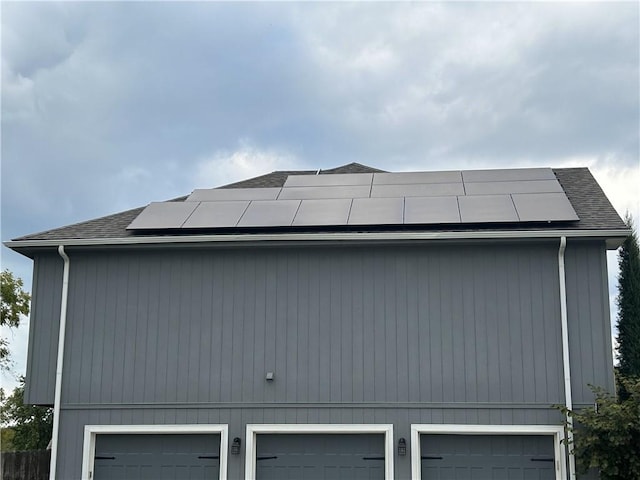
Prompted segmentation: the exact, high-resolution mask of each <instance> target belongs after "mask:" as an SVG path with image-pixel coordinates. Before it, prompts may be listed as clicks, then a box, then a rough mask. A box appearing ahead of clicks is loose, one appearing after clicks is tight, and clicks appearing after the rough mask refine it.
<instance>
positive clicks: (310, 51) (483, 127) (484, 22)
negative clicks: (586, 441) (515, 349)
mask: <svg viewBox="0 0 640 480" xmlns="http://www.w3.org/2000/svg"><path fill="white" fill-rule="evenodd" d="M1 8H2V11H1V17H2V19H1V27H2V38H1V39H2V152H1V153H2V170H1V173H2V240H3V241H4V240H8V239H11V238H14V237H17V236H20V235H23V234H27V233H34V232H36V231H42V230H46V229H50V228H54V227H58V226H62V225H67V224H70V223H75V222H78V221H82V220H86V219H90V218H95V217H98V216H102V215H106V214H109V213H114V212H117V211H121V210H125V209H129V208H133V207H137V206H141V205H145V204H147V203H149V202H150V201H158V200H165V199H168V198H172V197H176V196H179V195H183V194H186V193H189V192H191V191H192V190H193V189H194V188H197V187H200V188H202V187H213V186H218V185H221V184H224V183H228V182H231V181H235V180H240V179H243V178H247V177H250V176H254V175H258V174H262V173H266V172H269V171H273V170H276V169H298V168H299V169H317V168H330V167H335V166H339V165H342V164H345V163H349V162H353V161H355V162H360V163H364V164H366V165H370V166H373V167H377V168H381V169H385V170H395V171H401V170H439V169H440V170H441V169H445V170H446V169H460V168H493V167H525V166H550V167H565V166H588V167H590V168H591V171H592V172H593V174H594V175H595V176H596V178H597V180H598V181H599V182H600V184H601V185H602V187H603V188H604V189H605V192H606V193H607V195H608V196H609V198H610V199H611V201H612V203H613V204H614V206H615V207H616V208H617V209H618V212H620V213H621V214H623V213H624V212H625V211H626V210H629V211H631V212H632V213H633V214H634V215H635V218H636V219H638V218H640V206H639V194H638V185H640V160H639V158H640V153H639V133H638V132H639V128H640V125H639V118H640V106H639V85H640V79H639V62H640V60H639V59H640V53H639V45H640V39H639V24H640V17H639V8H640V7H639V4H638V3H637V2H627V3H611V2H609V3H606V4H597V3H509V4H501V3H474V4H468V3H398V4H387V3H313V4H311V3H260V4H257V3H210V2H201V3H183V2H180V3H168V2H163V3H126V2H111V3H91V2H84V3H69V2H65V3H11V2H2V4H1ZM610 266H611V267H614V266H615V254H614V255H611V261H610ZM2 267H3V268H9V269H11V270H12V271H14V272H15V273H16V274H18V275H19V276H21V277H22V278H24V279H25V283H26V285H27V287H28V288H29V289H30V283H31V262H30V261H29V260H28V259H25V258H23V257H21V256H19V255H17V254H15V253H13V252H11V251H10V250H8V249H7V248H6V247H2ZM611 270H614V268H611ZM610 276H611V279H610V287H611V295H612V297H615V281H614V280H613V279H614V278H615V272H613V273H612V274H611V275H610ZM9 336H10V338H11V339H12V342H13V350H14V360H15V362H16V370H17V371H18V372H23V371H24V363H25V361H24V352H25V339H26V328H22V329H20V330H18V331H14V332H12V333H10V334H9ZM12 382H13V381H12V380H11V378H9V377H6V376H5V377H3V383H4V384H5V386H11V385H13V383H12Z"/></svg>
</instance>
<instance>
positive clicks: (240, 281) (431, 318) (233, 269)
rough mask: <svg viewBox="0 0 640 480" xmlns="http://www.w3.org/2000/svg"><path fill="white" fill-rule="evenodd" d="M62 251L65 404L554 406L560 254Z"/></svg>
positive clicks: (468, 249) (535, 250) (541, 249)
mask: <svg viewBox="0 0 640 480" xmlns="http://www.w3.org/2000/svg"><path fill="white" fill-rule="evenodd" d="M72 257H73V258H72V260H71V262H72V267H71V278H70V296H69V313H68V314H69V318H68V330H67V344H66V345H67V346H66V350H65V378H64V382H63V399H64V402H65V403H70V404H78V403H81V404H87V403H90V404H100V403H157V402H161V403H193V402H387V403H393V402H436V403H438V402H492V403H493V402H520V403H522V402H529V403H540V402H542V403H546V404H551V403H558V402H561V401H562V398H563V395H562V381H561V379H562V372H561V366H562V362H561V358H562V355H561V344H560V323H559V321H558V311H559V300H558V298H559V296H558V279H557V265H556V247H555V246H554V245H543V246H522V247H520V246H509V247H507V248H504V247H498V246H491V245H484V246H476V247H472V246H464V247H462V246H458V247H454V246H450V247H444V246H442V247H402V248H382V247H377V248H360V249H350V248H337V247H336V248H317V249H314V250H310V249H294V248H291V249H268V250H264V249H253V250H228V251H221V250H209V251H194V250H191V251H188V250H183V251H173V252H171V253H167V252H158V251H156V252H152V251H150V252H144V253H105V254H103V255H101V256H99V257H96V256H94V255H89V254H75V255H73V254H72ZM266 371H273V372H274V373H275V377H276V380H275V381H274V382H272V383H268V382H265V380H264V376H265V372H266Z"/></svg>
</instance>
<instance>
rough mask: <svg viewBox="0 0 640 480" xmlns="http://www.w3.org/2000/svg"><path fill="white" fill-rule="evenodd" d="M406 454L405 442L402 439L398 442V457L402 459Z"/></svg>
mask: <svg viewBox="0 0 640 480" xmlns="http://www.w3.org/2000/svg"><path fill="white" fill-rule="evenodd" d="M406 454H407V441H406V440H405V439H404V438H401V439H400V440H398V455H399V456H401V457H404V456H405V455H406Z"/></svg>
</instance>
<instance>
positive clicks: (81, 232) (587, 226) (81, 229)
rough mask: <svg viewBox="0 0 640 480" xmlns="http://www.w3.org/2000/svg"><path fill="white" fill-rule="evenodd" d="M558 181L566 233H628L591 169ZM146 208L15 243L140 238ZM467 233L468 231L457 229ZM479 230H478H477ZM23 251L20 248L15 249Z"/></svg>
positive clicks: (273, 178)
mask: <svg viewBox="0 0 640 480" xmlns="http://www.w3.org/2000/svg"><path fill="white" fill-rule="evenodd" d="M377 172H384V170H379V169H376V168H372V167H368V166H366V165H361V164H359V163H350V164H347V165H343V166H340V167H337V168H333V169H328V170H317V171H316V170H283V171H275V172H271V173H268V174H265V175H260V176H258V177H254V178H250V179H247V180H243V181H240V182H235V183H231V184H228V185H224V186H221V187H218V188H261V187H282V186H283V185H284V183H285V181H286V179H287V177H288V176H289V175H330V174H339V173H377ZM553 172H554V174H555V175H556V178H557V179H558V181H559V183H560V185H561V186H562V188H563V189H564V191H565V193H566V195H567V197H568V199H569V201H570V202H571V204H572V206H573V208H574V210H575V211H576V213H577V214H578V217H579V218H580V220H579V221H578V222H573V223H567V224H563V225H562V229H566V230H603V231H604V230H607V231H610V230H621V231H624V230H626V229H627V227H626V225H625V224H624V222H623V221H622V219H621V218H620V216H619V215H618V213H617V212H616V211H615V209H614V208H613V206H612V205H611V203H610V202H609V200H608V199H607V197H606V196H605V194H604V192H603V191H602V189H601V188H600V186H599V185H598V183H597V182H596V180H595V179H594V178H593V176H592V175H591V172H589V169H587V168H559V169H553ZM186 198H187V196H184V197H179V198H176V199H173V200H171V201H176V202H181V201H184V200H185V199H186ZM144 208H145V207H139V208H134V209H132V210H127V211H124V212H120V213H116V214H113V215H108V216H106V217H101V218H97V219H93V220H89V221H85V222H80V223H76V224H73V225H69V226H65V227H61V228H56V229H53V230H47V231H44V232H40V233H34V234H31V235H25V236H23V237H19V238H16V239H14V240H13V241H12V242H11V243H13V242H16V243H19V242H29V243H32V242H33V241H39V240H42V241H51V240H60V241H63V240H70V239H92V240H96V239H105V240H108V239H113V238H127V237H134V236H140V233H137V232H134V231H132V230H127V229H126V228H127V226H128V225H129V224H130V223H131V222H132V221H133V220H134V219H135V218H136V217H137V216H138V215H139V214H140V212H142V210H144ZM454 228H455V227H451V226H448V227H442V226H440V227H438V230H446V231H448V230H452V229H454ZM496 228H497V229H509V228H511V229H513V228H515V227H514V226H507V225H505V226H498V227H496V226H495V225H492V226H491V229H493V230H495V229H496ZM540 228H544V227H543V226H529V227H525V228H523V226H522V225H520V226H517V229H519V230H539V229H540ZM455 229H456V230H465V227H462V228H455ZM474 229H476V228H474ZM11 246H12V247H13V248H16V247H17V248H19V244H18V245H16V244H13V245H11Z"/></svg>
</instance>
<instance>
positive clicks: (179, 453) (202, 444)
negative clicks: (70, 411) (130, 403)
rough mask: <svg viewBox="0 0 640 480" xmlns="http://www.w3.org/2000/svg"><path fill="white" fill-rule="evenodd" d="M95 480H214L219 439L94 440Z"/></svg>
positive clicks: (117, 437) (115, 437)
mask: <svg viewBox="0 0 640 480" xmlns="http://www.w3.org/2000/svg"><path fill="white" fill-rule="evenodd" d="M93 470H94V471H93V478H94V480H116V479H117V480H124V479H126V480H139V479H140V480H142V479H145V480H146V479H149V480H152V479H153V480H178V479H180V480H204V479H207V480H212V479H215V480H217V479H218V478H219V471H220V435H212V434H206V435H205V434H189V435H186V434H185V435H182V434H181V435H178V434H162V435H148V434H138V435H134V434H109V435H97V436H96V453H95V459H94V466H93Z"/></svg>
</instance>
